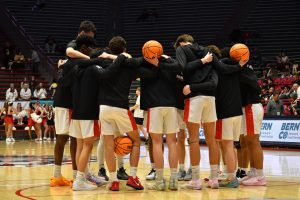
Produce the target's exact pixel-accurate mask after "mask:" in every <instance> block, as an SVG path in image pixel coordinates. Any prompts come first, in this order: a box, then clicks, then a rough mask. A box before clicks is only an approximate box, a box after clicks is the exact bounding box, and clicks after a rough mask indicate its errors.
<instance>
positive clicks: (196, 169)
mask: <svg viewBox="0 0 300 200" xmlns="http://www.w3.org/2000/svg"><path fill="white" fill-rule="evenodd" d="M198 179H200V169H199V165H196V166H192V180H198Z"/></svg>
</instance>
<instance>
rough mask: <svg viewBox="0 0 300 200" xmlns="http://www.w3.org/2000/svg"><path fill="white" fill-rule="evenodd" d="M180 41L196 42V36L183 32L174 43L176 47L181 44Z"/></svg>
mask: <svg viewBox="0 0 300 200" xmlns="http://www.w3.org/2000/svg"><path fill="white" fill-rule="evenodd" d="M180 42H190V43H194V38H193V36H191V35H189V34H182V35H179V36H178V37H177V39H176V42H175V44H174V48H175V49H177V47H179V46H180V44H179V43H180Z"/></svg>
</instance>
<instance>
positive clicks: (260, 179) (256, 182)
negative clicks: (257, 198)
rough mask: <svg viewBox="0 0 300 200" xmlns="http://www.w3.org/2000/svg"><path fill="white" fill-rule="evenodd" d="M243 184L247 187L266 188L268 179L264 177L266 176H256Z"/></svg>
mask: <svg viewBox="0 0 300 200" xmlns="http://www.w3.org/2000/svg"><path fill="white" fill-rule="evenodd" d="M242 184H243V185H246V186H265V185H267V180H266V177H264V176H256V177H252V178H249V179H247V180H244V181H243V182H242Z"/></svg>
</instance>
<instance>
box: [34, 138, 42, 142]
mask: <svg viewBox="0 0 300 200" xmlns="http://www.w3.org/2000/svg"><path fill="white" fill-rule="evenodd" d="M35 141H37V142H41V141H43V139H42V138H36V139H35Z"/></svg>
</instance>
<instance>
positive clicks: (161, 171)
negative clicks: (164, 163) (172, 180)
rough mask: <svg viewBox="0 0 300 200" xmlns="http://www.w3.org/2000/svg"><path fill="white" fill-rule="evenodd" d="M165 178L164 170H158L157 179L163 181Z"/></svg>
mask: <svg viewBox="0 0 300 200" xmlns="http://www.w3.org/2000/svg"><path fill="white" fill-rule="evenodd" d="M163 178H164V169H156V179H157V180H159V181H160V180H163Z"/></svg>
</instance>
